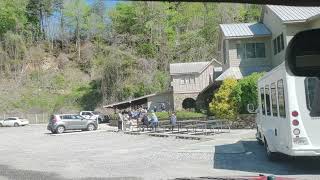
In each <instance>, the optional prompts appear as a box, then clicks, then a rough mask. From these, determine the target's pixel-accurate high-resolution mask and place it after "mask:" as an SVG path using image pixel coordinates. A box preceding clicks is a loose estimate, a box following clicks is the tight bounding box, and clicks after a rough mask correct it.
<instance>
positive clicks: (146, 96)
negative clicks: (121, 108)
mask: <svg viewBox="0 0 320 180" xmlns="http://www.w3.org/2000/svg"><path fill="white" fill-rule="evenodd" d="M155 95H157V94H156V93H153V94H149V95H145V96H141V97H138V98H134V99H129V100H126V101H120V102H117V103H113V104H108V105H105V106H103V107H104V108H112V107H114V106H118V105H121V104H127V103H129V104H130V103H131V102H134V101H137V100H141V99H145V98H148V97H152V96H155Z"/></svg>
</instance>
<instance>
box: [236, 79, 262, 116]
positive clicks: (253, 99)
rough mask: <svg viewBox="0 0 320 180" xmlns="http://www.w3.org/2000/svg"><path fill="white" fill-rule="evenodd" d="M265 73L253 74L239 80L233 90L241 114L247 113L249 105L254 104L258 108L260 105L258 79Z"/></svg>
mask: <svg viewBox="0 0 320 180" xmlns="http://www.w3.org/2000/svg"><path fill="white" fill-rule="evenodd" d="M262 75H263V73H252V74H251V75H250V76H246V77H244V78H243V79H241V80H239V82H238V84H237V85H236V87H235V88H234V90H233V93H232V97H233V98H234V99H235V101H236V102H237V104H238V112H239V113H240V114H243V113H247V104H250V103H251V104H253V105H254V106H255V107H257V104H258V88H257V82H258V79H259V78H260V77H261V76H262Z"/></svg>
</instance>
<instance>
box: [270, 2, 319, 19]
mask: <svg viewBox="0 0 320 180" xmlns="http://www.w3.org/2000/svg"><path fill="white" fill-rule="evenodd" d="M267 7H268V8H269V9H270V10H271V11H273V12H274V13H275V14H276V15H277V16H278V17H279V18H280V19H281V20H282V21H284V22H305V21H307V20H309V19H310V18H312V17H314V16H317V15H319V14H320V7H302V6H276V5H267Z"/></svg>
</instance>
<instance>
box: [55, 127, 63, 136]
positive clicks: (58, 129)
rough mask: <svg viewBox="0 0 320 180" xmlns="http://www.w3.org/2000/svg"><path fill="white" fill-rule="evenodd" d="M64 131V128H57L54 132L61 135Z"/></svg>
mask: <svg viewBox="0 0 320 180" xmlns="http://www.w3.org/2000/svg"><path fill="white" fill-rule="evenodd" d="M64 130H65V128H64V127H63V126H58V127H57V130H56V132H57V133H58V134H61V133H63V132H64Z"/></svg>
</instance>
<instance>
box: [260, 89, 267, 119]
mask: <svg viewBox="0 0 320 180" xmlns="http://www.w3.org/2000/svg"><path fill="white" fill-rule="evenodd" d="M260 95H261V101H260V103H261V109H262V114H263V115H265V114H266V111H265V109H264V90H263V88H260Z"/></svg>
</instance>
